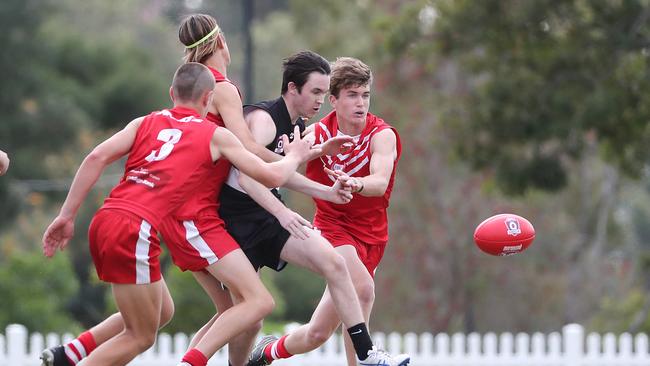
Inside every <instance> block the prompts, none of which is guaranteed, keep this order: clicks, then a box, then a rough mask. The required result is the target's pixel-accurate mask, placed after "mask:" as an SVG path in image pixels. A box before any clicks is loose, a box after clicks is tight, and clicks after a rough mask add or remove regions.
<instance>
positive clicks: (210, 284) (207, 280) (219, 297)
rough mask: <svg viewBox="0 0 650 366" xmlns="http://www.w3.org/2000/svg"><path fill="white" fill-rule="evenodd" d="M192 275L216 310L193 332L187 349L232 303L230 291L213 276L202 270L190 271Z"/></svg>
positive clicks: (201, 336)
mask: <svg viewBox="0 0 650 366" xmlns="http://www.w3.org/2000/svg"><path fill="white" fill-rule="evenodd" d="M192 275H193V276H194V279H195V280H196V282H198V283H199V285H201V287H202V288H203V290H204V291H205V293H206V294H208V296H209V297H210V300H212V303H213V304H214V306H215V310H216V312H215V315H214V316H213V317H212V318H210V320H209V321H208V322H207V323H206V324H205V325H204V326H202V327H201V329H199V330H198V331H197V332H196V334H194V337H192V340H191V341H190V344H189V347H188V349H192V348H194V346H196V344H197V343H198V342H199V340H201V338H203V336H204V335H205V333H206V332H207V331H208V329H210V327H211V326H212V324H214V321H215V320H216V319H217V317H218V316H219V315H220V314H221V313H222V312H224V311H226V309H230V308H231V307H232V305H233V303H232V299H231V297H230V292H229V291H228V290H226V289H224V288H223V287H222V286H221V282H219V281H218V280H217V279H216V278H214V276H212V275H211V274H209V273H206V272H203V271H196V272H192Z"/></svg>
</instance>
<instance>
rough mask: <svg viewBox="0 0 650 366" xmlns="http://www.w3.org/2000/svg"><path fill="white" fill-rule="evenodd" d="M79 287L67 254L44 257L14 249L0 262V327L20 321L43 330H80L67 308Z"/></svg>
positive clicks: (32, 329)
mask: <svg viewBox="0 0 650 366" xmlns="http://www.w3.org/2000/svg"><path fill="white" fill-rule="evenodd" d="M76 291H77V281H76V279H75V277H74V274H73V273H72V269H71V266H70V261H69V260H68V257H66V256H64V255H59V256H56V257H55V258H54V259H52V260H49V261H45V260H43V256H42V254H41V253H39V252H26V251H22V250H18V251H14V252H13V253H12V255H10V256H9V257H6V258H3V259H2V262H1V265H0V294H2V301H0V328H3V329H4V328H6V326H7V325H9V324H11V323H19V324H23V325H25V326H26V327H27V328H28V329H29V330H30V331H37V332H42V333H45V332H51V331H73V332H75V331H78V330H79V328H80V327H79V325H78V323H75V322H74V321H73V319H72V318H71V317H70V316H69V315H68V313H67V312H66V309H67V306H68V304H69V301H70V299H72V298H73V296H74V293H75V292H76Z"/></svg>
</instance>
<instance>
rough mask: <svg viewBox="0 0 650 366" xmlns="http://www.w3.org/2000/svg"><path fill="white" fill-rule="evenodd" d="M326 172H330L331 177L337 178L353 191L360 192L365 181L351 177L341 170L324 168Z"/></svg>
mask: <svg viewBox="0 0 650 366" xmlns="http://www.w3.org/2000/svg"><path fill="white" fill-rule="evenodd" d="M324 169H325V173H327V174H329V175H330V176H331V177H333V178H335V179H336V180H337V181H340V182H341V185H342V186H343V187H344V188H348V189H350V190H351V191H352V192H359V191H360V190H361V189H362V188H363V183H361V181H359V179H357V178H355V177H351V176H349V175H347V174H345V173H344V172H343V171H341V170H331V169H328V168H324Z"/></svg>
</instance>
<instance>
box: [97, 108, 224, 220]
mask: <svg viewBox="0 0 650 366" xmlns="http://www.w3.org/2000/svg"><path fill="white" fill-rule="evenodd" d="M216 128H217V126H216V125H215V124H214V123H209V122H207V121H206V120H204V119H201V118H200V117H199V115H198V114H197V113H196V111H194V110H192V109H188V108H184V107H176V108H174V109H170V110H168V109H165V110H162V111H158V112H153V113H151V114H149V115H148V116H146V117H145V118H144V119H143V121H142V123H141V124H140V127H139V128H138V132H137V134H136V137H135V141H134V143H133V146H132V147H131V151H130V152H129V157H128V159H127V161H126V166H125V170H124V176H123V177H122V179H121V180H120V183H119V184H118V185H117V186H115V188H113V190H112V191H111V193H110V195H109V197H108V198H107V199H106V201H105V202H104V206H103V207H104V208H118V209H123V210H127V211H130V212H133V213H135V214H137V215H138V216H140V217H142V218H143V219H145V220H147V221H148V222H149V223H151V225H152V226H153V227H154V228H157V227H158V225H159V223H160V220H161V219H162V218H164V217H165V216H167V215H169V214H171V213H172V212H173V211H174V210H176V209H177V208H178V207H179V206H180V205H181V204H182V203H183V202H184V201H185V200H186V199H187V198H188V197H189V195H190V194H192V193H193V192H194V190H196V188H197V187H198V186H199V184H201V183H203V181H204V180H205V177H206V174H208V172H209V171H211V170H212V169H213V167H214V164H213V163H212V156H211V154H210V140H211V139H212V136H213V134H214V130H215V129H216Z"/></svg>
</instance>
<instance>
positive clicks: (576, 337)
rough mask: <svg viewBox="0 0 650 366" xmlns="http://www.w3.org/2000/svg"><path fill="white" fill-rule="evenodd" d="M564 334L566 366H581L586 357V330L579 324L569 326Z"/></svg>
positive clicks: (564, 330) (565, 328)
mask: <svg viewBox="0 0 650 366" xmlns="http://www.w3.org/2000/svg"><path fill="white" fill-rule="evenodd" d="M563 333H564V337H563V338H564V340H563V341H564V364H565V365H567V366H574V365H580V364H581V362H582V361H583V355H584V329H583V328H582V326H580V325H579V324H569V325H566V326H565V327H564V329H563Z"/></svg>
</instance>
